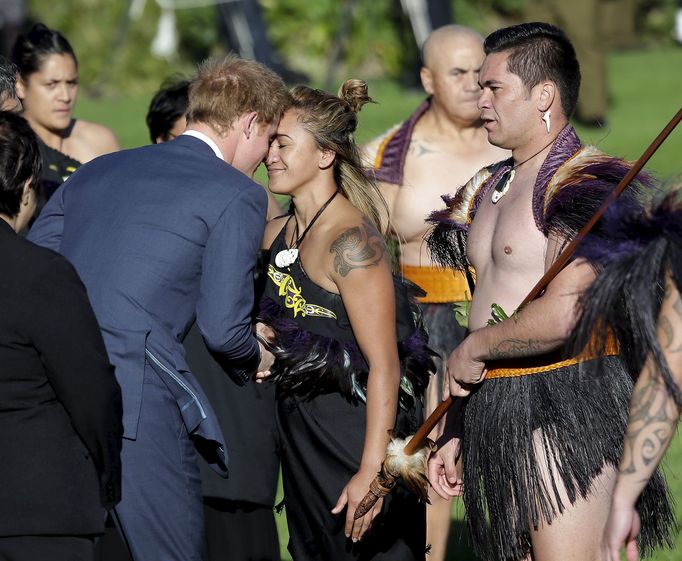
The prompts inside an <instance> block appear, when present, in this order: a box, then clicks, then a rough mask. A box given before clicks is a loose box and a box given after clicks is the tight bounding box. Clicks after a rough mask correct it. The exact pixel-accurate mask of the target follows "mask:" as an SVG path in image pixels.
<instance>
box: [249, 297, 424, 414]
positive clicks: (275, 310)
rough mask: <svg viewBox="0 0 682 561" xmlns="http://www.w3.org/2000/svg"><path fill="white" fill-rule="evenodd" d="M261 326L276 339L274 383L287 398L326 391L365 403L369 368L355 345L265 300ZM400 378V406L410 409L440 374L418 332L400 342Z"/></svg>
mask: <svg viewBox="0 0 682 561" xmlns="http://www.w3.org/2000/svg"><path fill="white" fill-rule="evenodd" d="M258 321H262V322H263V323H265V324H267V325H269V326H270V327H271V328H272V329H273V330H274V332H275V334H276V341H275V344H274V345H273V348H272V350H273V353H274V355H275V357H276V360H275V363H274V365H273V368H272V373H273V377H274V380H275V382H276V383H277V385H278V388H279V390H280V391H282V392H283V393H284V394H285V395H287V394H288V395H297V396H299V397H302V398H304V399H309V398H312V397H314V396H315V395H319V394H322V393H327V392H340V393H341V394H342V395H344V396H345V397H346V398H347V399H348V400H349V401H351V402H354V403H357V402H358V401H359V400H362V401H364V395H365V393H366V391H367V376H368V374H369V369H368V365H367V361H366V360H365V358H364V356H363V355H362V352H361V351H360V348H359V347H358V345H357V343H356V342H355V341H340V340H338V339H335V338H333V337H327V336H324V335H319V334H316V333H313V332H311V331H308V330H307V329H304V328H303V327H301V325H300V324H299V323H298V322H297V321H296V320H294V319H292V318H290V317H288V316H287V315H286V312H285V311H284V309H283V308H282V307H281V306H280V305H279V304H278V303H277V302H276V301H274V300H272V299H271V298H268V297H263V298H262V299H261V302H260V310H259V313H258ZM398 357H399V359H400V364H401V377H403V378H406V379H407V381H409V383H405V381H403V382H402V383H401V391H400V395H399V403H400V405H401V406H402V407H404V408H405V409H410V408H411V407H413V406H414V404H415V403H416V402H418V401H419V400H420V399H421V396H423V394H424V390H425V389H426V385H427V384H428V381H429V376H430V373H431V372H433V371H434V370H435V367H434V364H433V352H432V351H431V350H430V349H429V348H428V346H427V337H426V334H425V333H424V332H423V331H422V330H420V329H416V330H415V331H413V332H412V334H411V335H410V336H409V337H408V338H407V339H405V340H403V341H399V342H398Z"/></svg>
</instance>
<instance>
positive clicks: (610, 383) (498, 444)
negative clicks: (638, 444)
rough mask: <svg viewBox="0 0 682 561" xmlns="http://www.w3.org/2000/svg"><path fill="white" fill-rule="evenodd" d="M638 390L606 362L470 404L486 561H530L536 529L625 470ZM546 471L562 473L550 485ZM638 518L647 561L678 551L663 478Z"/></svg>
mask: <svg viewBox="0 0 682 561" xmlns="http://www.w3.org/2000/svg"><path fill="white" fill-rule="evenodd" d="M600 360H601V361H607V362H606V363H605V364H604V365H603V366H606V368H600V369H597V368H596V367H595V366H596V365H597V362H598V361H600ZM632 387H633V382H632V379H631V377H630V375H629V374H628V372H627V370H626V369H625V367H624V366H623V364H622V362H621V360H620V359H619V358H618V357H605V358H601V359H596V360H588V361H586V362H582V363H579V364H573V365H569V366H566V367H563V368H560V369H557V370H553V371H549V372H544V373H540V374H532V375H526V376H517V377H505V378H495V379H488V380H485V381H484V382H483V383H482V384H481V385H480V387H479V388H478V389H477V390H476V391H475V392H474V393H473V394H472V395H471V396H470V398H469V401H468V402H467V404H466V407H465V411H464V428H463V441H462V452H463V461H464V503H465V506H466V510H467V516H468V522H469V531H470V537H471V543H472V546H473V548H474V550H475V552H476V553H477V555H478V556H479V557H480V558H481V559H484V560H486V561H517V560H520V559H523V558H524V557H525V556H526V555H528V553H529V552H530V548H531V541H530V535H531V530H532V529H533V528H538V527H540V526H541V525H543V524H551V522H552V521H553V520H555V519H556V518H557V517H559V516H561V514H562V512H563V511H564V510H565V509H566V508H569V507H570V504H573V503H575V502H576V501H577V500H580V499H586V498H587V499H589V495H590V487H591V484H592V482H593V480H594V479H595V477H596V476H598V475H599V474H600V473H601V471H602V470H603V469H604V467H605V466H609V465H611V466H618V463H619V461H620V457H621V454H622V451H623V437H624V434H625V429H626V425H627V417H628V403H629V399H630V394H631V393H632ZM542 465H545V466H554V470H549V472H550V474H551V475H550V476H549V483H547V479H548V478H547V477H545V478H544V479H543V477H542V476H541V472H540V466H542ZM560 488H563V489H565V494H563V495H560V493H559V490H558V489H560ZM561 496H563V497H564V498H565V497H566V496H567V497H568V500H569V501H570V504H565V501H564V500H562V498H561ZM637 509H638V512H639V514H640V517H641V521H642V531H641V533H640V537H639V548H640V553H641V554H642V555H647V554H649V553H651V552H652V550H653V549H654V548H656V547H659V546H662V545H668V546H669V545H670V544H671V539H672V535H673V533H674V531H675V523H674V518H673V513H672V509H671V504H670V497H669V495H668V491H667V488H666V484H665V481H664V478H663V476H662V474H661V473H660V472H659V471H657V472H656V474H655V475H654V476H653V477H652V479H651V482H650V483H649V485H648V486H647V487H646V489H645V491H644V493H643V494H642V496H641V498H640V500H639V502H638V504H637Z"/></svg>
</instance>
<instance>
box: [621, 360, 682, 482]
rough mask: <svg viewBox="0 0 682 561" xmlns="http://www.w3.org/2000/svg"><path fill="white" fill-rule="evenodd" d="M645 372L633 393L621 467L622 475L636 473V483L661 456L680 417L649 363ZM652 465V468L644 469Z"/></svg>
mask: <svg viewBox="0 0 682 561" xmlns="http://www.w3.org/2000/svg"><path fill="white" fill-rule="evenodd" d="M649 360H650V359H649ZM645 369H646V370H645V372H642V375H641V376H642V377H646V378H640V383H638V384H637V385H636V386H635V389H634V391H633V393H632V400H631V401H630V418H629V420H628V430H627V434H626V435H625V443H624V445H625V446H624V452H623V461H622V463H621V468H620V472H621V473H622V474H624V475H637V474H638V473H639V475H640V478H638V480H639V481H642V482H643V481H646V480H647V479H648V477H649V476H650V473H651V469H652V468H653V467H654V466H655V465H657V464H658V462H659V461H660V459H661V458H662V457H663V454H664V452H665V449H666V448H667V446H668V443H669V442H670V440H671V438H672V435H673V434H674V432H675V427H676V426H677V419H678V417H679V412H678V411H677V407H676V405H675V403H674V400H673V398H672V396H671V395H670V394H669V393H668V391H667V389H666V388H665V385H664V384H662V382H661V381H660V380H659V379H658V377H657V376H656V373H655V372H654V368H653V366H652V364H651V363H650V362H648V363H647V365H646V366H645ZM642 382H644V383H642ZM652 463H653V464H654V466H651V468H649V469H647V468H648V467H649V466H650V465H651V464H652Z"/></svg>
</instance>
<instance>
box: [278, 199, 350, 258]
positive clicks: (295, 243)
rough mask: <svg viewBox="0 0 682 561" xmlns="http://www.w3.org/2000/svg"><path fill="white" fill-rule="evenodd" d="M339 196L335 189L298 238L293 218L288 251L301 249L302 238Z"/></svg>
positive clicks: (296, 226)
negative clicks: (292, 229)
mask: <svg viewBox="0 0 682 561" xmlns="http://www.w3.org/2000/svg"><path fill="white" fill-rule="evenodd" d="M338 194H339V190H338V189H337V190H336V191H334V194H333V195H332V196H331V197H329V198H328V199H327V201H326V202H325V203H324V204H323V205H322V206H321V207H320V209H319V210H318V211H317V212H316V213H315V216H313V219H312V220H311V221H310V223H309V224H308V225H307V226H306V227H305V230H303V233H302V234H301V235H300V236H299V237H296V236H297V235H298V221H297V220H296V218H295V217H294V222H295V226H294V232H293V235H292V237H291V244H290V246H289V249H297V248H299V247H301V244H302V243H303V238H305V236H306V234H307V233H308V232H309V231H310V228H312V227H313V224H315V222H316V221H317V219H318V218H319V217H320V215H321V214H322V213H323V212H324V211H325V209H326V208H327V207H328V206H329V205H330V203H331V202H332V201H333V200H334V197H336V195H338Z"/></svg>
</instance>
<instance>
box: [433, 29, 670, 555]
mask: <svg viewBox="0 0 682 561" xmlns="http://www.w3.org/2000/svg"><path fill="white" fill-rule="evenodd" d="M484 48H485V52H486V54H487V57H486V59H485V62H484V63H483V66H482V68H481V71H480V75H479V83H480V86H481V89H482V94H481V97H480V98H479V101H478V105H479V108H480V109H481V118H482V119H483V122H484V127H485V129H486V131H487V132H488V138H489V140H490V142H491V143H493V144H495V145H497V146H500V147H503V148H507V149H510V150H511V151H512V158H511V159H509V160H507V161H504V162H500V163H499V164H495V165H494V166H491V167H489V168H488V169H484V170H481V172H479V173H478V174H477V175H476V176H474V178H473V179H472V180H471V181H470V182H469V183H468V184H467V185H466V186H465V187H464V188H463V189H462V190H461V191H460V192H459V193H458V194H457V196H455V197H454V198H452V199H449V200H448V211H446V212H441V213H434V215H433V217H432V218H433V219H434V220H435V221H439V219H444V220H440V224H439V225H438V226H437V227H436V232H435V233H434V235H433V236H432V237H431V240H430V242H429V246H430V247H431V248H433V249H434V250H435V249H437V247H436V246H437V245H438V243H440V244H445V245H448V243H449V240H451V239H452V238H449V239H448V238H447V237H446V238H444V237H442V236H439V234H442V233H443V232H444V231H448V230H449V231H451V232H452V233H453V234H454V235H455V236H456V237H459V239H460V240H461V241H464V242H465V244H466V246H465V247H466V257H467V258H468V260H469V263H470V265H471V266H472V267H473V268H474V269H475V272H476V279H477V283H476V292H475V293H474V298H473V300H472V303H471V309H470V316H469V328H470V329H471V330H472V332H471V333H470V334H469V335H468V336H467V337H466V338H465V339H464V341H463V342H462V343H461V344H460V345H459V346H458V347H457V348H456V349H455V350H454V352H453V353H452V354H451V355H450V357H449V359H448V363H447V375H448V381H449V390H450V393H451V394H452V395H453V396H456V397H460V396H469V397H468V399H467V402H466V408H465V413H464V423H463V429H462V431H463V432H462V433H461V445H462V458H463V469H464V471H463V476H462V478H463V481H464V485H465V494H464V501H465V506H466V508H467V515H468V520H469V526H470V535H471V542H472V545H473V547H474V550H475V551H476V553H477V554H478V555H479V556H480V557H481V558H482V559H486V560H498V561H502V560H505V561H510V560H515V561H520V560H522V559H529V558H530V555H531V553H532V558H533V560H534V561H578V560H581V561H590V560H594V561H596V560H597V559H599V555H600V542H601V537H602V533H603V530H604V525H605V523H606V519H607V517H608V513H609V504H610V499H611V494H612V491H613V485H614V482H615V476H616V471H617V468H616V466H617V465H618V460H619V457H620V453H621V451H622V438H623V434H624V431H625V414H624V413H625V412H626V411H627V403H628V398H629V395H630V392H631V390H632V383H631V377H630V374H629V373H628V372H627V370H626V369H625V367H624V365H623V363H622V362H621V361H620V360H619V359H618V357H617V356H613V355H615V354H616V352H617V351H615V350H614V345H609V344H608V343H607V344H606V345H605V347H604V348H603V349H602V350H601V352H600V353H599V354H600V355H603V356H600V357H596V356H595V354H590V353H589V352H586V351H584V352H582V353H580V354H578V355H577V356H570V355H566V354H565V353H563V352H562V351H563V347H564V343H565V341H566V339H567V337H568V335H569V334H570V332H571V329H572V328H573V326H574V323H575V320H576V316H577V311H576V303H577V301H578V299H579V297H580V294H581V292H582V291H583V290H584V289H585V288H586V287H587V286H588V285H589V284H590V283H591V282H592V281H593V279H594V272H593V269H592V268H591V267H590V266H589V265H588V264H586V263H585V262H584V261H581V260H575V261H573V262H572V263H571V264H569V265H568V266H567V267H566V268H564V269H563V271H562V272H561V273H559V275H558V276H557V277H556V278H555V279H554V280H553V281H552V282H551V284H550V285H549V286H548V287H547V289H546V290H545V292H544V294H543V295H542V296H541V297H540V298H538V299H536V300H535V301H533V302H532V303H530V304H528V305H527V306H525V307H524V308H523V309H522V310H520V311H518V312H517V313H514V314H513V315H512V314H511V312H514V310H516V309H517V308H518V307H519V305H520V304H521V301H522V300H523V298H524V297H525V296H526V295H527V294H528V293H529V292H530V290H531V289H532V287H533V286H534V285H535V284H536V282H537V281H538V280H539V279H540V277H541V276H542V275H543V273H544V272H545V271H546V270H547V269H548V268H549V266H550V265H551V264H552V263H553V262H554V260H555V259H556V257H557V256H558V254H559V252H560V250H561V248H562V246H563V244H564V243H565V242H566V240H567V239H568V238H570V237H572V236H573V235H575V231H576V230H577V229H578V228H579V227H580V226H581V225H582V223H584V222H586V221H587V219H588V218H589V216H590V214H591V213H592V210H593V209H594V208H595V205H597V206H598V204H599V201H600V200H601V199H603V197H604V196H605V194H606V193H608V192H609V191H610V190H612V189H613V187H614V186H615V183H616V182H617V181H618V179H619V178H620V177H622V176H624V175H625V173H626V172H627V169H628V167H627V164H625V162H622V161H620V160H617V159H615V158H611V157H609V156H606V155H604V154H601V153H598V151H597V150H596V149H594V148H592V147H581V144H580V141H579V139H578V138H577V136H576V134H575V131H574V130H573V128H572V127H571V126H570V125H569V124H568V117H569V116H570V115H571V114H572V112H573V109H574V107H575V104H576V100H577V97H578V90H579V86H580V71H579V68H578V62H577V60H576V57H575V52H574V50H573V47H572V45H571V44H570V42H569V41H568V39H567V38H566V36H565V34H564V33H563V32H562V31H561V30H559V29H558V28H556V27H553V26H550V25H548V24H544V23H528V24H521V25H518V26H513V27H510V28H505V29H501V30H498V31H496V32H494V33H493V34H491V35H490V36H489V37H488V38H487V39H486V40H485V43H484ZM450 245H451V247H450V250H451V253H452V254H453V255H454V257H453V258H452V260H453V262H457V261H458V260H459V261H460V262H461V260H462V256H461V254H460V251H459V246H460V244H450ZM441 249H443V248H442V247H441ZM458 254H459V255H458ZM494 304H497V305H499V306H501V307H502V308H503V309H504V310H505V311H506V312H507V313H509V314H510V315H512V317H510V318H509V319H507V320H504V321H497V323H494V324H493V325H490V324H489V320H490V319H491V308H492V307H493V305H494ZM494 315H499V314H494ZM597 364H601V365H606V366H607V367H605V368H603V369H602V370H603V372H602V373H601V374H600V376H599V377H596V376H591V375H590V373H591V369H592V368H593V367H594V366H595V365H597ZM484 378H485V381H484V382H483V379H484ZM481 382H483V383H481ZM474 389H475V391H474ZM456 401H458V400H456ZM455 407H457V405H455ZM448 417H449V418H448V419H447V421H446V433H445V435H444V436H445V437H446V438H444V439H443V444H442V446H441V448H440V449H439V450H438V451H437V452H436V453H435V454H434V455H433V456H432V458H431V459H430V462H429V479H430V481H431V484H432V485H433V487H434V489H435V490H436V491H437V492H438V493H439V494H440V495H441V496H443V497H449V496H454V495H455V494H457V493H459V492H460V491H461V480H460V479H459V477H458V475H457V473H456V471H455V458H456V456H457V453H458V451H459V450H458V447H459V444H460V438H458V437H456V436H457V432H456V430H457V427H455V426H453V425H454V423H453V420H455V419H456V418H457V416H456V415H454V414H453V415H448ZM448 437H449V438H448ZM642 499H643V501H644V503H643V504H644V505H646V506H645V508H647V507H649V509H650V510H648V516H647V517H646V520H643V527H644V529H643V534H646V536H644V543H646V544H647V547H645V549H651V548H652V547H654V546H656V545H658V544H660V542H661V540H662V539H663V536H665V534H666V533H667V532H669V531H670V527H669V526H668V520H669V514H670V512H671V511H670V508H669V504H668V502H667V499H666V496H665V487H664V482H663V480H662V478H661V476H660V474H659V475H657V476H656V477H655V478H654V480H652V483H651V484H650V485H649V487H648V488H647V490H646V491H645V492H644V494H643V496H642Z"/></svg>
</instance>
